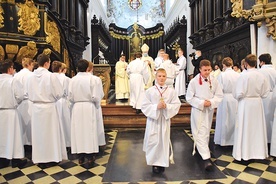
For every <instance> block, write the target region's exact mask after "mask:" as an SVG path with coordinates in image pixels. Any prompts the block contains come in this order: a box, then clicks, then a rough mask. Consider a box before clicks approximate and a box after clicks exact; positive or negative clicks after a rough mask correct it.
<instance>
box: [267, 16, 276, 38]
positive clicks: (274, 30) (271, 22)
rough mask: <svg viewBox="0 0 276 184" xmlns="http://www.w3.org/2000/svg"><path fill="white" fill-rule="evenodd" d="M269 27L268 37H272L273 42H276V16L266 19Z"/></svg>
mask: <svg viewBox="0 0 276 184" xmlns="http://www.w3.org/2000/svg"><path fill="white" fill-rule="evenodd" d="M265 23H266V27H267V34H266V35H267V37H270V36H271V37H272V39H273V40H276V16H275V17H271V18H266V19H265Z"/></svg>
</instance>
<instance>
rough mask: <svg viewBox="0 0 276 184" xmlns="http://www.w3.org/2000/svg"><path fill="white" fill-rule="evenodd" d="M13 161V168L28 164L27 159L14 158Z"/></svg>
mask: <svg viewBox="0 0 276 184" xmlns="http://www.w3.org/2000/svg"><path fill="white" fill-rule="evenodd" d="M11 163H12V168H15V167H23V166H25V165H26V164H27V159H23V160H21V159H12V161H11Z"/></svg>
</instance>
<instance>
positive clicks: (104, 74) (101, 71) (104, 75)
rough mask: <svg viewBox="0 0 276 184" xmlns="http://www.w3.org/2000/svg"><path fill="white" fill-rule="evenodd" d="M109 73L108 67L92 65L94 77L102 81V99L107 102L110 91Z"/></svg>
mask: <svg viewBox="0 0 276 184" xmlns="http://www.w3.org/2000/svg"><path fill="white" fill-rule="evenodd" d="M110 71H111V67H110V66H109V65H94V71H93V73H94V75H96V76H98V77H100V79H101V80H102V85H103V92H104V97H103V99H105V100H107V99H108V92H109V89H110V84H111V81H110Z"/></svg>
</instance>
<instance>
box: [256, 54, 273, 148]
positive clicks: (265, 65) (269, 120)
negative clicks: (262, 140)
mask: <svg viewBox="0 0 276 184" xmlns="http://www.w3.org/2000/svg"><path fill="white" fill-rule="evenodd" d="M259 61H260V66H261V68H260V69H259V72H261V73H262V74H263V75H264V76H265V77H266V78H267V80H268V83H269V94H268V95H267V97H266V98H263V104H264V113H265V121H266V129H267V142H268V143H270V142H271V135H272V126H273V119H274V110H275V106H276V105H275V103H273V100H272V95H273V89H274V87H275V86H276V70H275V68H274V67H273V65H272V63H271V56H270V54H261V55H260V56H259Z"/></svg>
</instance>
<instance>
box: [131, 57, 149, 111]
mask: <svg viewBox="0 0 276 184" xmlns="http://www.w3.org/2000/svg"><path fill="white" fill-rule="evenodd" d="M135 57H136V59H135V60H133V61H131V62H130V63H129V65H128V66H127V73H128V75H129V84H130V98H129V104H130V106H132V108H134V109H136V113H137V114H139V113H140V111H141V103H142V100H143V98H144V95H145V85H146V84H147V82H148V80H149V76H150V75H151V74H150V73H149V72H148V68H147V67H148V66H147V64H146V62H144V61H142V60H141V57H142V54H141V53H139V52H138V53H136V54H135Z"/></svg>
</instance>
